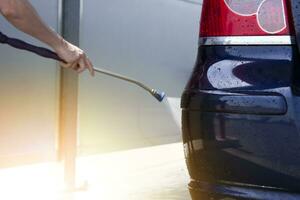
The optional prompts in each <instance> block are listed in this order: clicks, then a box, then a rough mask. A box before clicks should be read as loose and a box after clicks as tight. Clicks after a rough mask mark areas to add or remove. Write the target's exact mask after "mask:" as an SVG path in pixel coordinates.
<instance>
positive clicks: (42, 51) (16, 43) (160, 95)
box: [0, 32, 166, 102]
mask: <svg viewBox="0 0 300 200" xmlns="http://www.w3.org/2000/svg"><path fill="white" fill-rule="evenodd" d="M0 43H3V44H8V45H10V46H12V47H14V48H17V49H22V50H26V51H30V52H32V53H35V54H37V55H39V56H42V57H45V58H50V59H53V60H57V61H60V62H64V63H65V61H64V60H62V59H61V58H60V57H59V56H58V55H57V54H56V53H55V52H53V51H51V50H49V49H46V48H43V47H38V46H34V45H32V44H29V43H26V42H24V41H22V40H19V39H15V38H10V37H8V36H6V35H4V34H3V33H1V32H0ZM94 70H95V71H96V72H98V73H101V74H105V75H108V76H111V77H114V78H117V79H121V80H124V81H127V82H130V83H132V84H135V85H137V86H139V87H141V88H143V89H144V90H146V91H147V92H149V93H150V94H151V95H152V96H153V97H155V98H156V99H157V100H158V101H160V102H162V101H163V99H164V98H165V96H166V95H165V93H164V92H159V91H158V90H155V89H151V88H150V87H148V86H146V85H145V84H143V83H141V82H139V81H137V80H135V79H132V78H129V77H126V76H123V75H120V74H116V73H113V72H110V71H107V70H104V69H99V68H94Z"/></svg>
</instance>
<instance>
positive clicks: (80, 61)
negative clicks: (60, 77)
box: [54, 39, 95, 76]
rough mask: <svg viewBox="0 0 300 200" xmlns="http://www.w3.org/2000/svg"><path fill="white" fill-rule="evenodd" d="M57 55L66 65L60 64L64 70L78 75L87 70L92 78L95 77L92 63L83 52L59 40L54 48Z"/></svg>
mask: <svg viewBox="0 0 300 200" xmlns="http://www.w3.org/2000/svg"><path fill="white" fill-rule="evenodd" d="M54 50H55V52H56V53H57V55H58V56H59V57H60V58H61V59H63V60H64V61H65V62H66V63H61V65H62V66H63V67H65V68H71V69H73V70H75V71H77V72H78V73H81V72H83V71H84V70H86V69H88V70H89V72H90V74H91V75H92V76H94V75H95V70H94V68H93V64H92V62H91V61H90V60H89V58H88V57H87V55H86V54H85V52H84V51H83V50H82V49H80V48H79V47H77V46H75V45H73V44H71V43H69V42H67V41H66V40H64V39H61V42H60V44H59V45H58V46H56V47H54Z"/></svg>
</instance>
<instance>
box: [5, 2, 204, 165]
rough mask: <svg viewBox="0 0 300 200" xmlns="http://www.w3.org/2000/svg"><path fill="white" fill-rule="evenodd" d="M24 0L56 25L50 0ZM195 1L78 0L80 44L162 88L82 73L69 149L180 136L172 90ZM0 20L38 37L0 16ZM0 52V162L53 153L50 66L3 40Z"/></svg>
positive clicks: (183, 65) (55, 75)
mask: <svg viewBox="0 0 300 200" xmlns="http://www.w3.org/2000/svg"><path fill="white" fill-rule="evenodd" d="M30 2H32V3H33V4H34V6H35V7H36V9H37V10H38V12H39V14H40V15H41V16H42V18H43V19H44V20H45V21H46V23H47V24H49V25H50V26H51V27H52V28H53V29H55V30H57V31H60V27H61V14H60V5H61V1H60V0H52V1H46V0H30ZM201 2H202V0H87V1H82V13H81V26H80V47H81V48H83V49H84V50H85V51H86V52H87V54H88V55H89V57H90V59H91V60H92V61H93V63H94V65H95V66H97V67H100V68H104V69H107V70H110V71H114V72H117V73H121V74H124V75H126V76H130V77H132V78H135V79H138V80H140V81H142V82H144V83H147V84H148V85H150V86H151V87H153V88H158V89H160V90H163V91H165V92H166V93H167V95H168V99H167V100H166V101H165V102H164V103H162V104H160V103H158V102H157V101H156V100H155V99H153V98H152V97H151V96H150V95H149V94H147V93H145V92H144V91H143V90H141V89H140V88H137V87H135V86H133V85H130V84H128V83H126V82H123V81H119V80H116V79H112V78H109V77H107V76H104V75H96V77H95V78H91V77H90V76H89V75H88V73H84V74H82V75H81V76H80V80H79V96H78V98H79V103H78V107H79V123H78V153H79V156H88V155H99V154H103V153H106V154H107V153H112V152H119V151H124V150H134V149H139V148H145V147H151V146H159V145H164V144H174V143H180V141H181V130H180V108H179V104H180V96H181V93H182V91H183V89H184V86H185V84H186V82H187V80H188V78H189V76H190V74H191V71H192V69H193V65H194V62H195V58H196V53H197V41H198V32H199V31H198V30H199V19H200V11H201ZM0 30H1V31H2V32H4V33H5V34H8V35H10V36H12V37H17V38H21V39H23V40H25V41H28V42H31V43H33V44H37V45H40V46H43V45H42V44H41V43H40V42H38V41H36V40H34V39H32V38H30V37H29V36H27V35H25V34H23V33H21V32H19V31H17V30H16V29H15V28H14V27H12V26H11V25H10V24H8V23H7V22H6V21H5V19H3V18H2V17H1V18H0ZM0 60H1V63H0V93H1V99H0V102H1V103H0V123H1V129H0V167H1V168H5V167H11V166H16V165H20V164H29V163H36V162H38V163H41V162H50V161H55V160H56V159H57V148H58V144H59V141H58V140H59V103H60V102H59V95H60V68H59V67H58V65H57V63H56V62H54V61H51V60H47V59H43V58H40V57H38V56H36V55H33V54H30V53H27V52H24V51H20V50H16V49H13V48H11V47H8V46H7V45H0ZM175 152H177V151H175ZM178 152H179V154H180V152H181V149H180V151H178ZM180 156H182V158H183V150H182V155H180ZM182 166H184V160H182Z"/></svg>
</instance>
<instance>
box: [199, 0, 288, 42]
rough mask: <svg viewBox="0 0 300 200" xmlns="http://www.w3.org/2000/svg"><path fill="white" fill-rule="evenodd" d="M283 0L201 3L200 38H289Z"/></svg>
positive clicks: (205, 1) (237, 0)
mask: <svg viewBox="0 0 300 200" xmlns="http://www.w3.org/2000/svg"><path fill="white" fill-rule="evenodd" d="M286 1H287V0H204V2H203V10H202V19H201V26H200V27H201V28H200V37H215V36H269V35H289V34H290V28H289V23H288V13H287V5H286V3H287V2H286Z"/></svg>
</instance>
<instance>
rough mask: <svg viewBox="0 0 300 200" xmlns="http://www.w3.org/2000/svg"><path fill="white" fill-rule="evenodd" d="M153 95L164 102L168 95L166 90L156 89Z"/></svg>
mask: <svg viewBox="0 0 300 200" xmlns="http://www.w3.org/2000/svg"><path fill="white" fill-rule="evenodd" d="M153 96H154V97H155V98H156V99H157V100H158V101H159V102H162V101H163V100H164V98H165V96H166V93H164V92H158V91H156V90H154V91H153Z"/></svg>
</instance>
